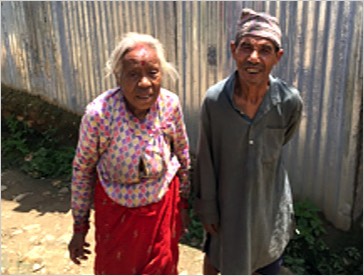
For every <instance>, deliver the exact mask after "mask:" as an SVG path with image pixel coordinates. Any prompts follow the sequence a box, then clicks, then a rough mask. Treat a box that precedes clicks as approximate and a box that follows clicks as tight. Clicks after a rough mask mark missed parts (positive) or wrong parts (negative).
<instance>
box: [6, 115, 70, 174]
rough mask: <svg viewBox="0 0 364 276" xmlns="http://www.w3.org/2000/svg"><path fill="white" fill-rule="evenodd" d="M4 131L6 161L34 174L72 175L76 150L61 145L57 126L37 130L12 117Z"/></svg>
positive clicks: (9, 164) (7, 120)
mask: <svg viewBox="0 0 364 276" xmlns="http://www.w3.org/2000/svg"><path fill="white" fill-rule="evenodd" d="M2 131H3V133H5V135H3V136H2V137H1V155H2V158H3V160H5V161H6V162H3V163H6V164H8V166H14V165H17V166H19V167H20V168H21V170H23V171H24V172H27V173H28V174H30V175H32V176H33V177H50V176H52V177H54V176H65V175H67V177H70V175H71V169H72V159H73V156H74V154H75V150H74V148H72V147H66V146H62V145H61V144H60V143H59V142H58V141H57V139H56V137H55V133H56V131H55V130H54V129H48V130H46V131H44V132H37V131H36V130H34V129H32V128H30V127H28V125H27V124H26V123H25V122H24V121H19V120H17V119H16V118H15V117H14V116H12V117H9V118H7V119H5V120H4V121H3V124H2Z"/></svg>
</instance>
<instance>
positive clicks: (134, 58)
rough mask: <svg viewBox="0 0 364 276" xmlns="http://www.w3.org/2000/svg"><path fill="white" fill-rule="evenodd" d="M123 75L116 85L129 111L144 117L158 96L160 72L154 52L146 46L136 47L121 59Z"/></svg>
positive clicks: (160, 80)
mask: <svg viewBox="0 0 364 276" xmlns="http://www.w3.org/2000/svg"><path fill="white" fill-rule="evenodd" d="M121 62H122V66H123V73H122V74H121V76H120V77H119V78H118V80H117V81H118V84H119V85H120V86H121V87H122V89H123V93H124V94H123V95H124V97H125V100H126V102H127V105H128V108H129V109H130V111H131V112H132V113H133V114H134V115H136V116H137V117H139V116H144V115H145V114H146V113H147V112H148V110H149V108H150V107H151V106H152V105H153V104H154V103H155V101H156V100H157V98H158V96H159V92H160V88H161V82H162V71H161V65H160V61H159V59H158V57H157V54H156V51H155V50H154V49H153V48H151V47H150V46H148V45H144V44H141V45H137V46H136V47H134V48H133V49H131V50H130V51H129V52H128V53H126V54H125V56H124V57H123V58H122V61H121Z"/></svg>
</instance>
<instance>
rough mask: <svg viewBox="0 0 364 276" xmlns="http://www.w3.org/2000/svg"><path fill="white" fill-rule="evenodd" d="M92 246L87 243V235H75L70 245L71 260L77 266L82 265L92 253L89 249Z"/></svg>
mask: <svg viewBox="0 0 364 276" xmlns="http://www.w3.org/2000/svg"><path fill="white" fill-rule="evenodd" d="M87 247H90V244H89V243H87V242H86V241H85V234H82V233H75V234H73V236H72V239H71V241H70V243H69V245H68V251H69V253H70V259H71V260H72V261H73V262H74V263H75V264H77V265H79V264H81V261H80V260H87V259H88V256H87V255H89V254H91V251H90V250H89V249H87Z"/></svg>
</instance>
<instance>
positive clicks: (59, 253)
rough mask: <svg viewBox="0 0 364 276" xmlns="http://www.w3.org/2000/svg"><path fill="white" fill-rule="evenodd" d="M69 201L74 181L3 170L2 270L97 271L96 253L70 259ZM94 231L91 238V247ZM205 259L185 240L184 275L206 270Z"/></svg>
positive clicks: (181, 246)
mask: <svg viewBox="0 0 364 276" xmlns="http://www.w3.org/2000/svg"><path fill="white" fill-rule="evenodd" d="M69 202H70V191H69V184H68V183H65V182H63V181H61V180H57V179H33V178H31V177H30V176H28V175H26V174H24V173H22V172H20V171H18V170H14V169H12V170H5V171H3V172H2V173H1V274H3V275H4V274H43V275H44V274H48V275H49V274H52V275H55V274H63V275H64V274H68V275H70V274H78V275H81V274H82V275H90V274H93V258H94V255H93V254H92V255H91V257H90V259H89V260H88V261H86V262H84V263H83V264H82V265H80V266H77V265H75V264H73V263H72V262H71V261H70V259H69V258H68V251H67V245H68V242H69V240H70V238H71V234H72V217H71V212H70V204H69ZM91 224H92V223H91ZM93 231H94V228H93V226H92V227H91V229H90V232H89V234H88V236H87V240H88V241H89V242H90V243H91V248H93V246H94V238H93ZM202 257H203V255H202V253H201V251H200V250H197V249H195V248H192V247H189V246H186V245H183V244H180V262H179V273H180V274H182V275H197V274H202V271H201V268H202Z"/></svg>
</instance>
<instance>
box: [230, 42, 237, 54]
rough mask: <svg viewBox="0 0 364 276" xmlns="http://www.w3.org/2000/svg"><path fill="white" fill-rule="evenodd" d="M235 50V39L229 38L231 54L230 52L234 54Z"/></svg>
mask: <svg viewBox="0 0 364 276" xmlns="http://www.w3.org/2000/svg"><path fill="white" fill-rule="evenodd" d="M235 50H236V45H235V41H234V40H231V41H230V51H231V54H232V55H233V56H234V53H235Z"/></svg>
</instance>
